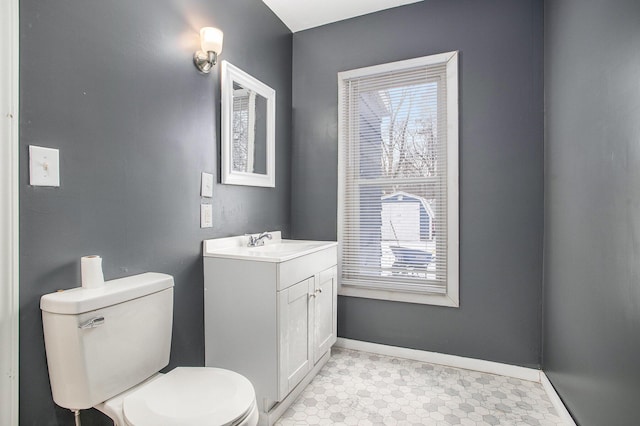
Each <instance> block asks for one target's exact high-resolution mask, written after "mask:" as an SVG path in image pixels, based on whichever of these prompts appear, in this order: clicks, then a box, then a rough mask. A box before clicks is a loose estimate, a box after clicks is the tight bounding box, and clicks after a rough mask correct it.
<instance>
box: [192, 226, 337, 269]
mask: <svg viewBox="0 0 640 426" xmlns="http://www.w3.org/2000/svg"><path fill="white" fill-rule="evenodd" d="M271 235H272V239H271V240H265V244H264V245H263V246H259V247H248V246H247V242H248V240H249V236H248V235H247V236H239V237H229V238H218V239H215V240H206V241H205V242H204V256H205V257H221V258H226V259H241V260H255V261H258V262H285V261H287V260H291V259H295V258H296V257H300V256H304V255H307V254H310V253H314V252H316V251H320V250H324V249H326V248H329V247H334V246H336V245H338V243H336V242H335V241H307V240H283V239H282V238H281V234H280V232H278V231H277V232H272V233H271Z"/></svg>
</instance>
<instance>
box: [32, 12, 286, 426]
mask: <svg viewBox="0 0 640 426" xmlns="http://www.w3.org/2000/svg"><path fill="white" fill-rule="evenodd" d="M20 6H21V10H20V14H21V22H20V24H21V25H20V27H21V28H20V33H21V36H20V43H21V46H20V49H21V55H20V56H21V58H20V59H21V61H20V86H21V89H20V103H21V110H20V118H21V127H20V131H21V136H20V138H21V154H22V155H21V182H22V185H21V192H20V204H21V207H20V208H21V213H20V222H21V228H20V244H21V257H20V261H21V270H20V274H21V280H20V354H21V357H20V405H21V410H20V419H21V421H20V423H21V424H23V425H71V424H73V418H72V416H71V415H70V413H69V412H67V411H66V410H63V409H60V408H56V407H55V406H54V403H53V401H52V399H51V392H50V388H49V380H48V374H47V370H46V359H45V352H44V343H43V336H42V324H41V315H40V310H39V305H38V303H39V298H40V296H41V295H42V294H45V293H49V292H52V291H55V290H56V289H61V288H70V287H75V286H77V285H78V284H79V282H80V277H79V261H78V259H79V258H80V256H82V255H85V254H90V253H96V254H100V255H102V257H103V258H104V274H105V278H107V279H113V278H117V277H122V276H125V275H131V274H136V273H140V272H144V271H157V272H164V273H168V274H171V275H173V276H174V277H175V282H176V287H175V309H174V329H173V345H172V352H171V367H173V366H176V365H203V363H204V334H203V333H204V330H203V272H202V260H201V242H202V240H203V239H207V238H213V237H221V236H229V235H233V234H241V233H245V232H250V231H254V232H255V231H260V230H265V229H282V230H283V231H284V232H285V234H288V233H289V228H290V170H289V164H290V150H291V135H290V133H291V131H290V129H291V69H292V65H291V55H292V36H291V33H290V31H289V30H288V29H287V28H286V27H285V26H284V25H283V24H282V23H281V22H280V21H279V20H278V19H277V18H276V17H275V15H273V14H272V13H271V11H270V10H269V9H268V8H267V7H266V6H265V5H264V4H263V3H262V2H260V1H255V0H234V1H225V0H206V1H205V0H184V1H183V0H181V1H178V0H154V1H150V0H143V1H128V0H127V1H125V0H114V1H83V0H69V1H64V2H60V1H56V2H43V1H38V0H22V1H21V4H20ZM205 25H212V26H217V27H219V28H221V29H222V30H223V31H224V36H225V39H224V49H223V52H222V56H221V59H226V60H229V61H230V62H231V63H233V64H234V65H237V66H238V67H240V68H242V69H243V70H245V71H247V72H249V73H251V74H253V75H254V76H255V77H257V78H258V79H260V80H262V81H264V82H265V83H267V84H268V85H270V86H271V87H273V88H274V89H275V90H276V91H277V100H278V103H277V125H276V138H277V155H276V161H277V166H278V171H277V176H276V188H275V189H266V188H250V187H238V186H223V185H216V186H215V187H214V197H213V199H212V200H211V201H212V203H213V206H214V207H213V209H214V215H213V220H214V227H213V229H206V230H201V229H200V227H199V224H200V222H199V215H200V209H199V206H200V202H201V198H200V195H199V194H200V192H199V191H200V173H201V172H203V171H208V172H213V173H214V174H216V176H219V171H218V164H219V163H218V155H219V142H218V141H219V137H220V132H219V129H220V126H219V121H220V119H219V112H220V107H219V105H220V93H219V66H217V67H216V69H215V71H214V72H213V73H212V74H211V75H208V76H203V75H200V74H198V72H197V70H196V68H195V67H194V65H193V63H192V55H193V52H194V51H195V50H196V48H197V46H198V39H197V37H198V30H199V28H200V27H202V26H205ZM32 144H33V145H42V146H47V147H53V148H59V149H60V158H61V182H62V186H61V187H60V188H42V187H37V188H36V187H30V186H28V158H27V157H28V155H27V153H28V148H27V146H28V145H32ZM218 181H219V178H218ZM83 421H84V425H85V426H86V425H88V424H89V425H90V424H110V423H109V422H108V421H106V419H105V417H104V416H102V415H100V414H99V413H92V412H86V413H83Z"/></svg>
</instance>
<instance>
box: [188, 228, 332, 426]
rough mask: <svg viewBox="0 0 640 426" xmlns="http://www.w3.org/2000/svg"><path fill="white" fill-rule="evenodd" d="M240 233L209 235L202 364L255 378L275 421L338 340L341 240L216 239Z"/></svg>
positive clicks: (266, 420)
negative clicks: (255, 242) (256, 242)
mask: <svg viewBox="0 0 640 426" xmlns="http://www.w3.org/2000/svg"><path fill="white" fill-rule="evenodd" d="M273 234H276V233H273ZM235 238H243V237H232V238H230V239H218V240H207V241H205V247H204V276H205V298H204V299H205V364H206V365H207V366H210V367H221V368H228V369H231V370H234V371H237V372H238V373H240V374H242V375H244V376H246V377H247V378H248V379H249V380H251V382H252V383H253V386H254V388H255V390H256V399H257V401H258V405H259V408H260V423H259V424H260V425H269V426H271V425H272V424H273V423H275V421H276V420H277V419H278V418H279V417H280V416H281V415H282V413H283V412H284V411H285V410H286V408H287V407H288V406H289V405H290V404H291V403H292V402H293V401H294V400H295V398H296V397H297V396H298V395H299V394H300V392H301V391H302V390H303V388H304V387H305V386H306V385H307V384H308V383H309V382H310V381H311V379H312V378H313V377H314V376H315V375H316V374H317V372H318V371H319V370H320V368H321V367H322V366H323V365H324V364H325V363H326V362H327V360H328V359H329V356H330V349H331V346H332V345H333V344H334V343H335V341H336V337H337V334H336V332H337V328H336V314H337V307H336V303H337V267H336V263H337V247H336V246H337V244H336V243H335V242H319V241H300V242H297V241H295V240H280V238H279V233H277V236H276V235H274V237H273V239H272V240H271V241H268V242H267V244H265V246H264V247H255V248H247V247H246V244H240V245H232V246H231V248H229V247H228V246H225V244H222V245H221V246H220V245H219V243H220V241H221V240H232V239H235ZM233 241H235V240H233ZM209 242H214V243H210V244H207V243H209ZM223 242H225V241H223ZM226 242H227V243H228V241H226ZM178 340H179V339H178Z"/></svg>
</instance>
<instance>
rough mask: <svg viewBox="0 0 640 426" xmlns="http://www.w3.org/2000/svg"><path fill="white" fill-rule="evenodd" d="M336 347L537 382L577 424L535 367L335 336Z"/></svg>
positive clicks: (562, 415)
mask: <svg viewBox="0 0 640 426" xmlns="http://www.w3.org/2000/svg"><path fill="white" fill-rule="evenodd" d="M335 346H336V347H338V348H344V349H353V350H356V351H363V352H370V353H374V354H378V355H385V356H392V357H397V358H404V359H410V360H414V361H421V362H428V363H430V364H439V365H446V366H448V367H455V368H462V369H465V370H473V371H480V372H482V373H490V374H498V375H501V376H506V377H513V378H516V379H520V380H527V381H530V382H536V383H540V384H541V385H542V387H543V388H544V390H545V392H546V393H547V396H548V397H549V400H551V403H552V404H553V406H554V408H555V409H556V411H557V412H558V416H560V418H561V419H562V420H563V421H564V423H565V424H566V425H567V426H576V423H575V422H574V420H573V418H572V417H571V415H570V414H569V411H568V410H567V408H566V407H565V406H564V404H563V403H562V400H561V399H560V397H559V396H558V394H557V393H556V390H555V389H554V388H553V386H552V385H551V382H550V381H549V379H548V378H547V376H546V375H545V374H544V372H543V371H540V370H536V369H535V368H527V367H519V366H517V365H509V364H503V363H500V362H493V361H485V360H482V359H475V358H467V357H463V356H457V355H447V354H441V353H438V352H428V351H421V350H417V349H409V348H401V347H398V346H389V345H381V344H379V343H371V342H363V341H361V340H352V339H345V338H342V337H338V340H337V342H336V344H335Z"/></svg>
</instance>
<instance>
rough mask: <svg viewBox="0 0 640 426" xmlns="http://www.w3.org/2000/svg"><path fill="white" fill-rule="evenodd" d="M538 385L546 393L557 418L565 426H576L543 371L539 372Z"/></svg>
mask: <svg viewBox="0 0 640 426" xmlns="http://www.w3.org/2000/svg"><path fill="white" fill-rule="evenodd" d="M540 384H542V387H543V388H544V390H545V391H546V392H547V396H548V397H549V399H550V400H551V403H552V404H553V406H554V408H555V409H556V411H557V412H558V416H560V418H561V419H562V420H563V421H564V423H565V424H566V425H567V426H576V422H575V421H574V420H573V417H571V414H569V410H567V407H565V405H564V403H563V402H562V400H561V399H560V396H559V395H558V393H557V392H556V389H555V388H554V387H553V385H552V384H551V382H550V381H549V378H548V377H547V375H546V374H544V371H541V372H540Z"/></svg>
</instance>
